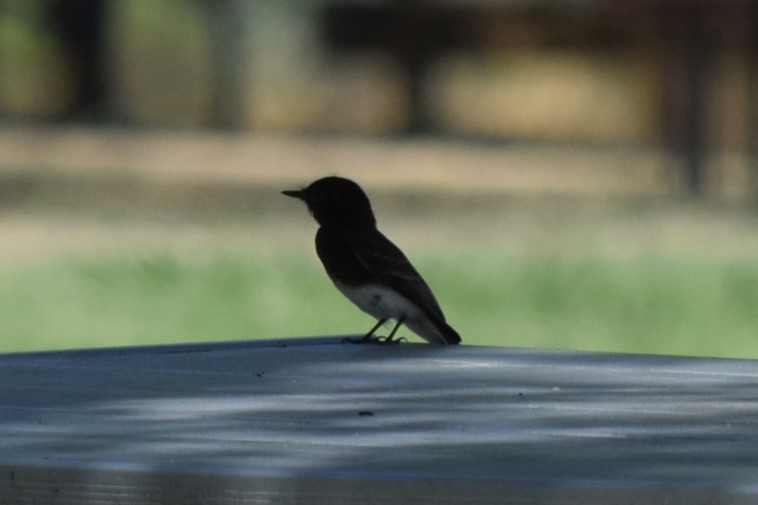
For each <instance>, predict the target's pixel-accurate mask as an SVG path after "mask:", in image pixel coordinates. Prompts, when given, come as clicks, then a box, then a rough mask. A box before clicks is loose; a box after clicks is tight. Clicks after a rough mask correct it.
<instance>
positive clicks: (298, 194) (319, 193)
mask: <svg viewBox="0 0 758 505" xmlns="http://www.w3.org/2000/svg"><path fill="white" fill-rule="evenodd" d="M282 194H284V195H287V196H291V197H293V198H298V199H300V200H302V201H304V202H305V204H306V205H307V206H308V210H309V211H310V212H311V214H312V215H313V218H314V219H315V220H316V221H317V222H318V223H319V224H320V225H322V226H336V227H349V226H355V225H359V226H360V225H363V226H366V225H370V226H374V225H375V224H376V219H375V218H374V213H373V211H372V210H371V202H370V201H369V199H368V197H367V196H366V193H365V192H364V191H363V189H361V187H360V186H358V184H356V183H355V182H353V181H351V180H350V179H345V178H342V177H324V178H323V179H319V180H317V181H315V182H313V183H311V184H310V185H309V186H307V187H305V188H303V189H300V190H287V191H282Z"/></svg>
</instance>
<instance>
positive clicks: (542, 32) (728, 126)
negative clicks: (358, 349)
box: [0, 0, 758, 358]
mask: <svg viewBox="0 0 758 505" xmlns="http://www.w3.org/2000/svg"><path fill="white" fill-rule="evenodd" d="M756 79H758V4H754V3H752V2H744V1H736V0H735V1H724V0H720V1H716V0H713V1H708V0H692V1H687V0H640V1H635V2H629V1H624V0H564V1H548V0H476V1H473V0H467V1H463V0H436V1H435V0H426V1H421V0H418V1H411V0H406V1H404V2H394V1H390V0H387V1H380V0H352V1H351V0H307V1H306V0H0V351H4V352H5V351H18V350H36V349H53V348H71V347H90V346H115V345H132V344H157V343H170V342H186V341H209V340H234V339H247V338H272V337H290V336H304V335H321V334H331V335H333V334H345V333H361V332H365V331H367V330H368V329H369V328H370V326H371V325H372V320H371V318H370V317H369V316H366V315H364V314H362V313H361V312H360V311H359V310H358V309H356V308H354V307H353V306H352V305H351V304H350V303H349V302H348V301H346V300H345V299H343V298H342V297H341V295H340V294H339V293H338V292H337V291H336V289H334V288H333V286H332V285H331V283H330V281H329V280H328V278H327V277H326V275H325V274H324V273H323V271H322V268H321V265H320V264H319V262H318V259H317V258H316V255H315V251H314V248H313V236H314V234H315V230H316V225H315V223H314V222H313V221H312V219H311V218H310V217H309V216H308V214H307V211H306V209H305V208H304V206H303V205H302V204H299V203H298V202H295V201H292V200H288V199H286V198H284V197H282V196H281V195H280V194H279V191H280V190H282V189H288V188H298V187H301V186H304V185H306V184H307V183H309V182H310V181H312V180H314V179H316V178H319V177H322V176H325V175H331V174H339V175H342V176H346V177H350V178H353V179H355V180H356V181H357V182H359V183H360V184H361V185H363V186H364V188H365V189H366V190H367V192H368V193H369V196H370V197H371V198H372V201H373V203H374V209H375V211H376V213H377V214H378V219H379V226H380V229H382V230H383V231H384V232H385V233H386V234H387V235H389V236H390V237H391V238H392V239H393V241H395V242H396V243H397V244H398V245H399V246H400V247H402V248H403V249H404V250H405V251H406V252H407V253H408V255H409V256H410V258H411V259H412V260H413V262H414V263H415V264H416V266H417V267H418V269H419V270H420V271H421V272H422V274H424V276H425V277H426V278H427V280H428V282H429V284H430V285H431V287H432V288H433V289H434V291H435V293H436V294H437V297H438V299H439V301H440V303H441V305H442V306H443V309H444V310H445V312H446V315H447V316H448V319H449V322H450V323H451V324H452V325H453V326H454V327H455V328H456V329H457V330H458V331H459V332H460V333H461V335H462V337H463V339H464V342H465V343H469V344H485V345H502V346H519V347H521V346H536V347H551V348H572V349H589V350H605V351H625V352H645V353H669V354H688V355H713V356H729V357H751V358H758V332H757V331H756V328H757V326H758V213H756V210H758V131H757V128H758V96H756V95H757V94H758V86H756ZM406 333H407V332H406ZM407 336H408V337H410V339H411V340H416V339H415V337H413V336H412V335H411V334H408V335H407Z"/></svg>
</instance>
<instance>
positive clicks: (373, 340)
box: [342, 335, 405, 345]
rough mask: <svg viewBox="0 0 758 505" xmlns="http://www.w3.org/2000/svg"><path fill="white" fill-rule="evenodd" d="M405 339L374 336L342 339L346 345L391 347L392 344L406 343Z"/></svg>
mask: <svg viewBox="0 0 758 505" xmlns="http://www.w3.org/2000/svg"><path fill="white" fill-rule="evenodd" d="M404 341H405V337H399V338H392V336H388V337H376V336H374V335H364V336H362V337H355V338H351V337H345V338H343V339H342V342H343V343H346V344H378V345H390V344H399V343H400V342H404Z"/></svg>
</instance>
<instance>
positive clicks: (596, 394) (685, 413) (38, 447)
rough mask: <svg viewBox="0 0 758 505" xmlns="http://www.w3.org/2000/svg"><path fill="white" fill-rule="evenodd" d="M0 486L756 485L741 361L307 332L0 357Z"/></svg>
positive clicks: (366, 492)
mask: <svg viewBox="0 0 758 505" xmlns="http://www.w3.org/2000/svg"><path fill="white" fill-rule="evenodd" d="M0 381H2V392H1V393H0V503H3V504H16V503H18V504H30V503H53V504H55V503H98V504H108V503H123V504H128V503H139V504H158V503H181V504H204V505H207V504H241V503H271V502H276V503H308V504H319V503H329V504H335V503H336V504H341V503H360V504H372V503H376V504H393V505H394V504H397V503H467V504H475V503H505V504H516V503H518V504H537V503H549V504H590V503H603V504H607V503H634V504H636V505H640V504H648V503H649V504H653V503H655V504H660V503H667V504H669V505H676V504H687V505H692V504H705V503H736V504H743V503H744V504H748V503H750V504H754V503H758V362H756V361H745V360H717V359H697V358H677V357H664V356H639V355H619V354H598V353H579V352H558V351H545V350H531V349H507V348H488V347H471V346H461V347H434V346H429V345H421V344H419V345H415V344H401V345H396V346H377V345H353V344H342V343H341V339H340V338H338V337H335V338H314V339H292V340H279V341H257V342H236V343H220V344H207V345H204V344H197V345H181V346H158V347H142V348H123V349H104V350H87V351H69V352H50V353H29V354H9V355H2V356H0Z"/></svg>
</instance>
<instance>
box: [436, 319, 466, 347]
mask: <svg viewBox="0 0 758 505" xmlns="http://www.w3.org/2000/svg"><path fill="white" fill-rule="evenodd" d="M437 329H438V330H439V333H440V335H442V338H444V339H445V343H446V344H454V345H455V344H460V343H461V336H460V335H458V332H457V331H455V330H454V329H453V327H452V326H450V325H449V324H447V323H446V322H444V321H442V323H441V324H439V325H438V327H437Z"/></svg>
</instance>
